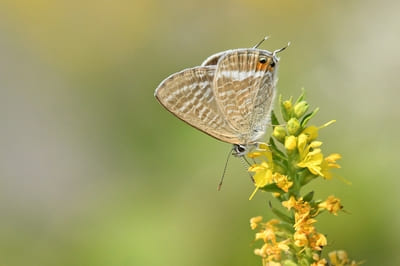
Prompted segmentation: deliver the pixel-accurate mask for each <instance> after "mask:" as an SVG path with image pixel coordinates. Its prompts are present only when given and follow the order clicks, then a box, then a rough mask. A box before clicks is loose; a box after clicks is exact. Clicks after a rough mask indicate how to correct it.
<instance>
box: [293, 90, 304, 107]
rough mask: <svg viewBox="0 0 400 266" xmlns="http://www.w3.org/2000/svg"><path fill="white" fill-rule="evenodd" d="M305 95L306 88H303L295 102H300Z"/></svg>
mask: <svg viewBox="0 0 400 266" xmlns="http://www.w3.org/2000/svg"><path fill="white" fill-rule="evenodd" d="M304 97H305V91H304V88H301V94H300V96H299V98H297V100H296V102H295V103H294V105H296V104H298V103H299V102H301V101H302V100H304Z"/></svg>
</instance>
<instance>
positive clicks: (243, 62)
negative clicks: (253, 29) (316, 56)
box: [205, 49, 275, 144]
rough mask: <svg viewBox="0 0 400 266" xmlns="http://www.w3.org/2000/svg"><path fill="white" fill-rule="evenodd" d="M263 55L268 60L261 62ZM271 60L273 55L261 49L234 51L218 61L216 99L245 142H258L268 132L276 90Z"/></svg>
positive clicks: (239, 136)
mask: <svg viewBox="0 0 400 266" xmlns="http://www.w3.org/2000/svg"><path fill="white" fill-rule="evenodd" d="M260 58H264V59H265V60H264V61H265V62H266V63H260ZM267 59H268V60H267ZM270 60H272V57H271V54H270V53H269V52H268V51H264V50H259V49H238V50H231V51H228V52H227V53H226V54H225V55H223V56H220V58H219V60H218V64H217V69H216V72H215V77H214V82H213V88H214V94H215V98H216V102H217V104H218V107H219V109H220V110H221V112H222V114H223V115H224V117H225V119H226V120H227V122H228V123H229V124H230V125H231V126H232V127H233V128H234V129H235V131H236V132H237V134H238V135H237V137H238V138H239V139H240V141H241V143H243V144H247V143H249V142H254V141H256V140H257V139H258V138H259V137H261V136H262V135H263V134H264V132H265V124H266V123H267V122H268V121H267V120H268V116H269V113H268V112H269V111H270V109H271V106H270V105H271V104H272V103H271V101H272V98H273V95H274V90H275V86H274V85H275V81H274V80H273V79H274V76H275V75H274V74H275V69H273V68H271V67H269V65H268V63H267V62H271V61H270ZM205 62H207V60H206V61H205ZM208 62H212V60H209V61H208ZM265 97H269V98H271V99H266V98H265ZM262 104H269V105H268V106H262ZM254 126H256V127H258V128H253V127H254Z"/></svg>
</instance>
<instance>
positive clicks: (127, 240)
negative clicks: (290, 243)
mask: <svg viewBox="0 0 400 266" xmlns="http://www.w3.org/2000/svg"><path fill="white" fill-rule="evenodd" d="M399 10H400V4H399V2H398V1H394V0H392V1H390V0H389V1H384V2H379V1H372V0H370V1H368V0H367V1H360V0H359V1H309V0H307V1H304V0H303V1H298V0H297V1H294V0H290V1H289V0H288V1H269V0H247V1H244V0H231V1H226V0H221V1H210V0H202V1H191V0H188V1H162V0H149V1H135V0H134V1H119V0H117V1H42V0H37V1H12V0H3V1H1V3H0V121H1V129H0V145H1V146H0V147H1V148H0V157H1V160H0V209H1V219H0V239H1V241H0V265H5V266H13V265H163V266H166V265H174V266H175V265H241V266H242V265H261V262H260V260H259V258H258V257H256V256H255V255H253V249H254V248H255V247H256V246H259V244H256V245H255V244H254V243H253V242H252V241H253V237H254V233H253V232H252V231H251V230H250V228H249V222H248V220H249V218H250V217H252V216H256V215H263V216H265V217H266V218H271V217H272V215H271V213H270V211H269V210H268V207H267V200H268V199H271V197H270V196H269V195H267V194H262V193H259V194H257V195H256V197H255V199H254V200H253V201H248V196H249V195H250V193H251V192H252V190H253V186H252V184H251V183H250V182H249V179H248V176H247V174H246V172H245V171H244V170H243V167H242V165H241V163H240V161H239V160H235V159H233V160H231V163H230V164H229V168H228V172H227V175H226V179H225V183H224V186H223V188H222V191H220V192H217V191H216V186H217V184H218V181H219V178H220V175H221V172H222V169H223V166H224V163H225V158H226V154H227V153H228V151H229V149H230V145H228V144H225V143H221V142H218V141H216V140H214V139H212V138H210V137H209V136H207V135H205V134H202V133H200V132H198V131H196V130H194V129H193V128H191V127H189V126H187V125H185V124H184V123H183V122H181V121H179V119H176V118H175V117H173V116H172V115H171V114H170V113H169V112H167V111H166V110H164V109H163V108H162V107H161V106H160V105H159V104H158V102H157V101H156V100H155V99H154V97H153V92H154V89H155V88H156V87H157V85H158V84H159V83H160V82H161V81H162V80H163V79H164V78H165V77H167V76H168V75H169V74H171V73H173V72H176V71H179V70H181V69H183V68H186V67H191V66H195V65H198V64H200V63H201V62H202V61H203V60H204V59H205V58H206V57H207V56H209V55H211V54H212V53H215V52H219V51H222V50H226V49H231V48H239V47H251V46H253V45H254V44H255V43H257V42H258V41H259V40H260V39H261V38H262V37H264V36H265V35H266V34H268V35H270V36H271V38H270V40H268V41H267V42H265V43H264V44H263V45H262V48H264V49H268V50H274V49H277V48H280V47H282V46H283V45H285V44H286V43H287V41H291V42H292V45H291V46H290V48H289V49H287V50H286V51H284V52H283V53H281V54H280V57H281V65H280V73H279V77H280V80H279V82H278V91H279V92H280V93H282V94H283V95H285V96H290V95H294V96H297V95H298V94H299V93H300V88H301V87H303V86H304V87H305V88H306V92H307V99H308V100H309V102H310V103H311V105H312V106H313V107H316V106H319V107H320V108H321V110H320V112H319V115H318V116H317V118H316V119H314V123H315V124H317V125H320V124H322V123H324V122H326V121H329V120H331V119H336V120H337V121H338V122H337V123H336V124H334V125H333V126H330V127H329V128H327V129H324V130H323V131H321V140H322V141H324V146H323V148H324V151H325V153H331V152H339V153H341V154H342V155H343V159H342V160H341V162H340V164H341V165H342V167H343V169H341V170H339V171H337V172H336V173H337V174H338V175H340V176H343V177H345V178H346V179H348V180H350V181H351V182H352V183H353V184H352V185H346V184H345V183H343V182H342V181H340V180H339V179H334V180H332V181H329V182H327V181H323V180H321V181H318V182H314V183H311V184H310V185H309V187H308V189H310V190H311V189H314V190H315V191H316V196H317V197H321V198H322V197H326V196H328V195H330V194H334V195H335V196H337V197H340V198H341V199H342V202H343V204H344V206H345V209H346V210H347V212H348V213H347V214H346V213H341V215H339V216H338V217H335V216H330V215H324V216H323V218H322V219H321V220H319V222H318V223H317V228H318V229H319V231H320V232H323V233H326V234H327V236H328V240H329V247H328V248H327V250H333V249H346V250H347V251H348V252H349V254H350V256H351V257H353V258H356V259H357V260H366V261H367V265H400V253H399V252H398V250H397V249H398V247H399V246H400V241H399V240H400V226H399V225H400V215H399V211H398V208H399V204H398V203H399V199H400V193H399V187H400V181H399V178H398V173H399V172H400V166H399V165H400V163H399V157H398V150H399V148H400V145H399V140H398V134H399V133H398V132H399V129H400V125H399V118H400V111H399V107H398V102H399V96H400V93H399V89H400V87H399V85H398V84H399V71H400V60H399V59H400V57H399V56H400V52H399V44H400V31H399V23H400V19H399V16H398V11H399Z"/></svg>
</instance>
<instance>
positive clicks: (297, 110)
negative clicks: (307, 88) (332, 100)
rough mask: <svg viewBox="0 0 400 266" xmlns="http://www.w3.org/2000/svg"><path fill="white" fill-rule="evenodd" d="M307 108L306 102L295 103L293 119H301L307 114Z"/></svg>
mask: <svg viewBox="0 0 400 266" xmlns="http://www.w3.org/2000/svg"><path fill="white" fill-rule="evenodd" d="M308 107H309V105H308V103H307V102H306V101H301V102H299V103H297V104H296V105H295V106H294V108H293V112H294V115H295V117H297V118H300V117H302V116H303V115H304V114H305V113H306V112H307V110H308Z"/></svg>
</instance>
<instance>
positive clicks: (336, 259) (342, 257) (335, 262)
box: [328, 250, 363, 266]
mask: <svg viewBox="0 0 400 266" xmlns="http://www.w3.org/2000/svg"><path fill="white" fill-rule="evenodd" d="M328 257H329V260H330V262H331V265H332V266H343V265H350V266H357V265H361V264H362V263H363V262H358V263H357V262H356V261H354V260H353V261H351V262H350V259H349V257H348V256H347V253H346V251H344V250H337V251H336V250H335V251H332V252H329V254H328Z"/></svg>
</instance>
